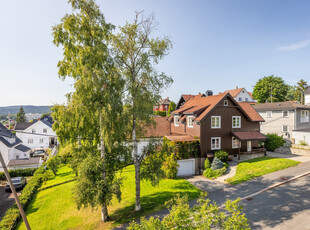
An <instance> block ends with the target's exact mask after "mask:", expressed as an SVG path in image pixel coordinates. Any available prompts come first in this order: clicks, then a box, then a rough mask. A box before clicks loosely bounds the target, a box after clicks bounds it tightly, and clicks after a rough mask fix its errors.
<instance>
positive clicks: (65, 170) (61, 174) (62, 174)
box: [41, 166, 75, 188]
mask: <svg viewBox="0 0 310 230" xmlns="http://www.w3.org/2000/svg"><path fill="white" fill-rule="evenodd" d="M74 177H75V175H74V173H73V172H72V169H71V168H70V167H68V166H63V167H61V168H59V169H58V172H57V175H56V176H55V177H54V178H53V179H51V180H48V181H46V182H44V183H43V185H42V186H41V188H46V187H49V186H53V185H55V184H59V183H62V182H65V181H70V180H72V179H74Z"/></svg>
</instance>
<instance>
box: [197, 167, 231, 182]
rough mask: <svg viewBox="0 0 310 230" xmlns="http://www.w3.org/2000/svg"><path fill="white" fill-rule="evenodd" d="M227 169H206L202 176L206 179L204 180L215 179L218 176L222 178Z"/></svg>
mask: <svg viewBox="0 0 310 230" xmlns="http://www.w3.org/2000/svg"><path fill="white" fill-rule="evenodd" d="M226 170H227V168H226V167H223V168H221V169H217V170H213V169H211V168H208V169H206V170H205V171H204V172H203V175H204V176H205V177H206V178H209V179H215V178H217V177H219V176H222V175H223V174H224V173H225V172H226Z"/></svg>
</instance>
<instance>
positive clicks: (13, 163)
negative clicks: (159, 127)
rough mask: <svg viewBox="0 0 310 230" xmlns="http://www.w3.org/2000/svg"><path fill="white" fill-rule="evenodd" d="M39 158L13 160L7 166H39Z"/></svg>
mask: <svg viewBox="0 0 310 230" xmlns="http://www.w3.org/2000/svg"><path fill="white" fill-rule="evenodd" d="M39 163H40V157H31V158H29V159H28V158H27V159H14V160H10V161H9V163H8V166H16V165H30V164H39Z"/></svg>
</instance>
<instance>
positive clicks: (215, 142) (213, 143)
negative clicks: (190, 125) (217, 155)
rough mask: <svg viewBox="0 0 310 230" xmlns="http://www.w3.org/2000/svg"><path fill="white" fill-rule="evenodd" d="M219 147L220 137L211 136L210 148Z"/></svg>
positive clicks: (215, 148)
mask: <svg viewBox="0 0 310 230" xmlns="http://www.w3.org/2000/svg"><path fill="white" fill-rule="evenodd" d="M217 149H221V138H220V137H212V138H211V150H217Z"/></svg>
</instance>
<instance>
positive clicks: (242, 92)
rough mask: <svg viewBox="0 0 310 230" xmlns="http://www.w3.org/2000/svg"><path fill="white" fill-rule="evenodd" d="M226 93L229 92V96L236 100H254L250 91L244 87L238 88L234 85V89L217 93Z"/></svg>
mask: <svg viewBox="0 0 310 230" xmlns="http://www.w3.org/2000/svg"><path fill="white" fill-rule="evenodd" d="M226 93H230V94H231V96H232V97H233V98H234V99H235V100H236V101H238V102H243V101H245V102H256V101H255V99H254V98H253V96H252V93H250V92H248V91H247V90H246V89H245V88H238V86H236V87H235V89H231V90H226V91H225V92H224V93H219V94H226Z"/></svg>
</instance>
